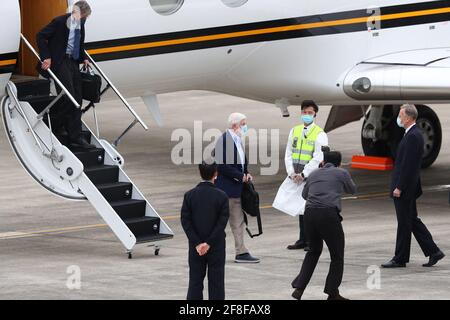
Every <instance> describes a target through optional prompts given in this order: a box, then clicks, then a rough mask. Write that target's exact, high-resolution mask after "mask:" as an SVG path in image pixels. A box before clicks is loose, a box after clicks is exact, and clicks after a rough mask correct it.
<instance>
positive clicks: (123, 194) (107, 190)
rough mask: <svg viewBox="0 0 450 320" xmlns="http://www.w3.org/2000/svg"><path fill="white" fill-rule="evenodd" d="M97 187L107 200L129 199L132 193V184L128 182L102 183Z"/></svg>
mask: <svg viewBox="0 0 450 320" xmlns="http://www.w3.org/2000/svg"><path fill="white" fill-rule="evenodd" d="M97 188H98V190H99V191H100V192H101V194H102V195H103V196H104V197H105V199H106V200H107V201H108V202H118V201H125V200H129V199H131V196H132V194H133V185H132V184H131V183H129V182H117V183H109V184H103V185H99V186H97Z"/></svg>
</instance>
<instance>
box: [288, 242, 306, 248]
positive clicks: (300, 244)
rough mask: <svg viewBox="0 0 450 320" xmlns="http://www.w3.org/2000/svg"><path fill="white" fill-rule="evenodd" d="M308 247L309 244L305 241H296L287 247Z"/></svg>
mask: <svg viewBox="0 0 450 320" xmlns="http://www.w3.org/2000/svg"><path fill="white" fill-rule="evenodd" d="M306 247H307V244H306V243H305V242H300V241H297V242H296V243H294V244H291V245H290V246H288V247H287V249H288V250H301V249H305V248H306Z"/></svg>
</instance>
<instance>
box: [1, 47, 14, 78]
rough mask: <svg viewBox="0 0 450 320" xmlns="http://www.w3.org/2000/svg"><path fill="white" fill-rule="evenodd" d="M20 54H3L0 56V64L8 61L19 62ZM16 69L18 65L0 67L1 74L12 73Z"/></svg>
mask: <svg viewBox="0 0 450 320" xmlns="http://www.w3.org/2000/svg"><path fill="white" fill-rule="evenodd" d="M17 57H18V52H11V53H2V54H0V62H1V61H6V60H17ZM15 67H16V64H15V63H14V64H8V65H5V66H0V74H4V73H12V72H13V71H14V68H15Z"/></svg>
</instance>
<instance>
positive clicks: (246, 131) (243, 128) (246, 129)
mask: <svg viewBox="0 0 450 320" xmlns="http://www.w3.org/2000/svg"><path fill="white" fill-rule="evenodd" d="M247 133H248V126H247V125H245V126H241V134H242V135H243V136H245V135H246V134H247Z"/></svg>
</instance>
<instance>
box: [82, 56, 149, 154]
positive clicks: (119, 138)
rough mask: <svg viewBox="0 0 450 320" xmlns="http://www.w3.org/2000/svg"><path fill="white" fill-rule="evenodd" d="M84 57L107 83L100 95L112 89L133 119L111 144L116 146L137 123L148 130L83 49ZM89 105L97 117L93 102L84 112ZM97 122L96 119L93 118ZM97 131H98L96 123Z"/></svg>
mask: <svg viewBox="0 0 450 320" xmlns="http://www.w3.org/2000/svg"><path fill="white" fill-rule="evenodd" d="M84 52H85V54H86V57H87V58H88V60H89V61H90V63H91V64H92V65H93V66H94V68H95V69H96V70H97V72H98V73H99V74H100V76H101V77H102V78H103V79H104V80H105V81H106V83H107V85H106V87H105V88H104V89H103V90H102V92H101V93H100V96H103V95H104V94H105V93H106V92H107V91H108V90H109V89H112V90H113V91H114V93H115V94H116V95H117V97H119V99H120V100H121V101H122V103H123V104H124V105H125V107H126V108H127V109H128V111H130V113H131V114H132V115H133V117H134V120H133V122H131V124H130V125H129V126H128V127H127V128H126V129H125V131H124V132H123V133H122V134H121V135H120V136H119V137H118V138H117V139H116V140H115V141H114V142H113V145H114V146H115V147H117V146H118V145H119V143H120V140H122V138H123V137H124V136H125V135H126V134H127V133H128V132H129V131H130V130H131V129H132V128H133V127H134V126H135V125H137V124H138V123H139V124H140V125H141V126H142V128H144V130H146V131H147V130H148V126H147V125H146V124H145V122H144V121H143V120H142V119H141V117H140V116H139V115H138V114H137V112H136V111H135V110H134V109H133V107H132V106H131V105H130V103H129V102H128V101H127V99H125V97H124V96H123V95H122V93H121V92H120V91H119V90H118V89H117V87H116V86H115V85H114V84H113V83H112V81H111V80H110V79H109V78H108V76H107V75H106V74H105V72H104V71H103V70H102V69H101V68H100V66H99V65H98V64H97V62H95V60H94V59H93V58H92V56H91V55H90V54H89V53H88V52H87V51H86V50H85V51H84ZM91 107H94V117H95V119H97V117H96V114H95V105H94V103H93V102H91V103H90V104H89V105H88V106H87V107H86V108H85V110H84V112H86V111H87V110H89V109H90V108H91ZM95 121H96V123H97V120H95ZM97 133H98V124H97Z"/></svg>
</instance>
